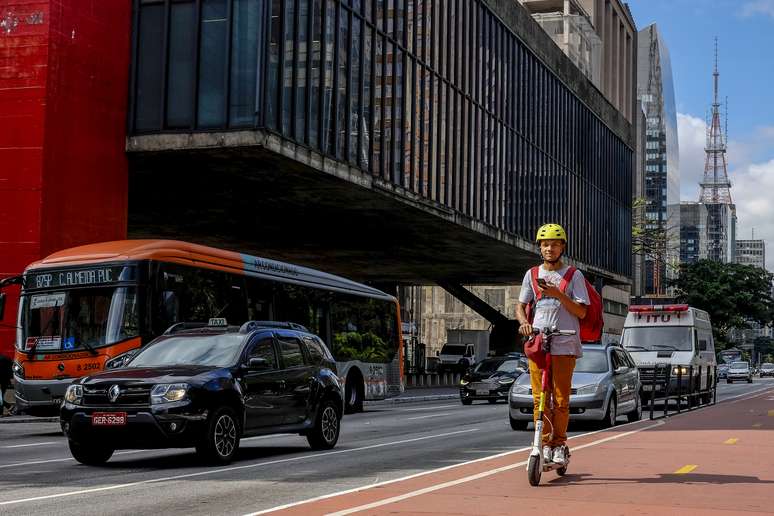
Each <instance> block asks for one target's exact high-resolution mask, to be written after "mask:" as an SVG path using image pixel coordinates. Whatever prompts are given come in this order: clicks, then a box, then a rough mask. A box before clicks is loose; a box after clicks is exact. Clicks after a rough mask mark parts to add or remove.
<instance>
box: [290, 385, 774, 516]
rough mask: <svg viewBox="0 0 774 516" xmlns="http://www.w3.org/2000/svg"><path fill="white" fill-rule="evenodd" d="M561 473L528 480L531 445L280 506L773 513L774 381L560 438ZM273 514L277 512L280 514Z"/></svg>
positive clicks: (300, 510)
mask: <svg viewBox="0 0 774 516" xmlns="http://www.w3.org/2000/svg"><path fill="white" fill-rule="evenodd" d="M568 444H569V446H570V448H571V450H572V453H573V455H572V461H571V464H570V466H569V470H568V472H567V475H566V476H565V477H559V476H557V474H556V473H555V472H548V473H544V474H543V479H542V481H541V485H540V486H538V487H531V486H530V485H529V483H528V481H527V472H526V470H525V467H526V460H527V456H528V453H529V450H527V449H523V450H516V451H513V452H508V453H505V454H500V455H496V456H493V457H489V458H486V459H480V460H477V461H472V462H467V463H464V464H460V465H455V466H450V467H446V468H442V469H440V470H435V471H433V472H429V473H422V474H418V475H414V476H412V477H408V478H405V479H402V480H397V481H390V482H384V483H381V484H377V485H375V486H372V487H369V488H366V489H361V490H355V491H351V492H348V493H343V494H340V495H335V496H331V497H327V498H323V499H317V500H313V501H310V502H309V503H303V504H298V505H294V506H290V507H287V508H286V509H284V510H282V511H281V512H279V513H281V514H299V515H300V514H304V515H309V514H335V515H345V514H369V515H371V514H374V515H377V514H378V515H381V514H384V515H386V514H392V515H394V514H399V515H408V514H460V515H482V514H496V515H505V514H508V515H512V514H543V515H552V514H558V515H559V514H560V515H562V516H566V515H573V516H576V515H586V514H588V515H613V514H615V515H620V514H637V515H649V514H654V515H655V514H658V515H663V514H680V516H687V515H699V514H701V515H721V514H722V515H732V514H733V515H738V514H745V515H752V514H772V513H774V495H773V494H772V493H774V388H771V387H765V388H762V389H760V390H758V391H754V392H752V393H750V394H748V395H746V396H744V397H740V398H737V399H731V400H728V401H726V402H723V403H719V404H717V405H714V406H710V407H708V408H706V409H702V410H699V411H695V412H690V413H685V414H682V415H679V416H673V417H670V418H668V419H664V420H657V421H650V420H644V421H640V422H637V423H632V424H628V425H620V426H618V427H615V428H613V429H609V430H605V431H600V432H594V433H590V434H584V435H580V436H577V437H576V438H571V440H570V441H569V442H568ZM279 513H278V514H279Z"/></svg>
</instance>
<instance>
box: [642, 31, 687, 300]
mask: <svg viewBox="0 0 774 516" xmlns="http://www.w3.org/2000/svg"><path fill="white" fill-rule="evenodd" d="M637 44H638V51H637V94H638V97H639V99H640V102H641V103H642V106H643V109H644V110H645V117H646V119H645V131H646V132H645V200H646V202H647V205H646V208H645V225H646V227H647V229H648V230H649V232H650V233H651V234H652V235H653V237H652V243H651V245H650V246H649V247H648V248H647V250H646V254H645V263H644V269H645V270H644V276H645V281H644V283H645V288H644V293H645V295H651V296H661V295H667V294H668V292H667V279H669V278H671V277H673V276H674V275H675V273H676V268H677V267H676V266H677V262H678V259H679V246H680V162H679V148H678V143H677V111H676V109H675V93H674V85H673V83H672V64H671V61H670V59H669V50H668V49H667V47H666V44H665V43H664V39H663V37H662V36H661V33H660V32H659V30H658V27H657V26H656V25H655V24H653V25H649V26H648V27H646V28H644V29H642V30H641V31H640V32H639V35H638V43H637Z"/></svg>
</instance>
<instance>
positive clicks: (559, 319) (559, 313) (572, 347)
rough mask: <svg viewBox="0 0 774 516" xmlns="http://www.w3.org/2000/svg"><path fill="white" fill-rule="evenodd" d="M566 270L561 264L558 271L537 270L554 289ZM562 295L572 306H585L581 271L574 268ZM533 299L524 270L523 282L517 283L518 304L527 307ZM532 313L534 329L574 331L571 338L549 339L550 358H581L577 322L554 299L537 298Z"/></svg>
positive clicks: (585, 297) (583, 281)
mask: <svg viewBox="0 0 774 516" xmlns="http://www.w3.org/2000/svg"><path fill="white" fill-rule="evenodd" d="M569 268H570V267H569V265H564V266H562V268H561V269H559V270H556V271H549V270H546V269H545V268H543V266H542V265H541V266H540V267H539V268H538V278H543V279H545V280H546V283H549V284H553V285H555V286H556V287H557V288H558V287H559V285H560V283H561V281H562V278H563V277H564V275H565V274H567V270H568V269H569ZM535 288H537V285H535ZM564 292H565V294H567V295H568V296H569V297H570V299H572V300H573V301H575V302H576V303H580V304H583V305H588V304H589V293H588V291H587V290H586V280H585V279H584V277H583V274H582V273H581V271H579V270H577V269H576V270H575V274H573V276H572V281H570V282H569V284H568V285H567V288H566V289H565V291H564ZM534 297H535V293H534V291H533V290H532V274H531V272H530V270H527V273H526V274H525V275H524V280H523V281H522V283H521V292H520V293H519V302H521V303H524V304H529V303H531V302H532V300H533V299H534ZM534 313H535V317H534V320H533V322H532V326H534V327H535V328H541V329H542V328H546V327H553V326H556V328H557V329H558V330H575V335H557V336H556V337H553V338H552V339H551V354H552V355H575V356H576V357H581V356H583V346H581V341H580V320H579V319H578V318H577V317H575V316H574V315H572V314H571V313H570V312H569V311H567V309H566V308H565V307H564V306H562V303H561V302H560V301H559V300H558V299H557V298H555V297H546V296H543V297H541V298H540V300H539V301H538V302H537V304H536V306H535V311H534Z"/></svg>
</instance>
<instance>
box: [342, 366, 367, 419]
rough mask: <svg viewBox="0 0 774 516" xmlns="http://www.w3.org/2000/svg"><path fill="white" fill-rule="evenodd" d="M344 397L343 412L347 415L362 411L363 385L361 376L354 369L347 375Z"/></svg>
mask: <svg viewBox="0 0 774 516" xmlns="http://www.w3.org/2000/svg"><path fill="white" fill-rule="evenodd" d="M344 395H345V399H346V402H345V403H346V404H345V407H344V410H345V411H346V413H347V414H354V413H355V412H362V411H363V398H365V384H364V383H363V375H362V374H360V371H359V370H358V369H356V368H353V369H352V370H351V371H350V372H349V374H348V375H347V383H346V386H345V392H344Z"/></svg>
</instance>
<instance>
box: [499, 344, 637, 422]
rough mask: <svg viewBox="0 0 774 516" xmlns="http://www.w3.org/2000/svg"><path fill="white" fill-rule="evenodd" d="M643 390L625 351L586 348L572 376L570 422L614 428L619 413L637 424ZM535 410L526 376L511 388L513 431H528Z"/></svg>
mask: <svg viewBox="0 0 774 516" xmlns="http://www.w3.org/2000/svg"><path fill="white" fill-rule="evenodd" d="M640 388H641V384H640V376H639V373H638V371H637V366H635V364H634V361H633V360H632V357H631V356H630V355H629V354H628V353H627V352H626V350H625V349H624V348H622V347H621V346H620V345H617V344H610V345H607V346H605V345H602V344H591V345H584V346H583V356H582V357H581V358H579V359H578V360H577V362H576V363H575V371H574V372H573V375H572V391H571V394H570V421H579V420H594V421H599V422H600V423H601V424H602V425H603V426H605V427H608V426H613V425H615V422H616V420H617V419H618V416H619V415H620V414H626V416H627V418H628V419H629V421H638V420H639V419H640V418H641V417H642V404H641V400H640ZM533 407H534V405H533V400H532V387H531V384H530V376H529V374H525V375H522V376H520V377H519V378H518V379H517V380H516V381H515V382H514V384H513V387H511V391H510V396H509V414H508V419H509V421H510V424H511V428H513V429H514V430H524V429H526V428H527V424H528V423H529V422H530V421H532V412H533Z"/></svg>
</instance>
